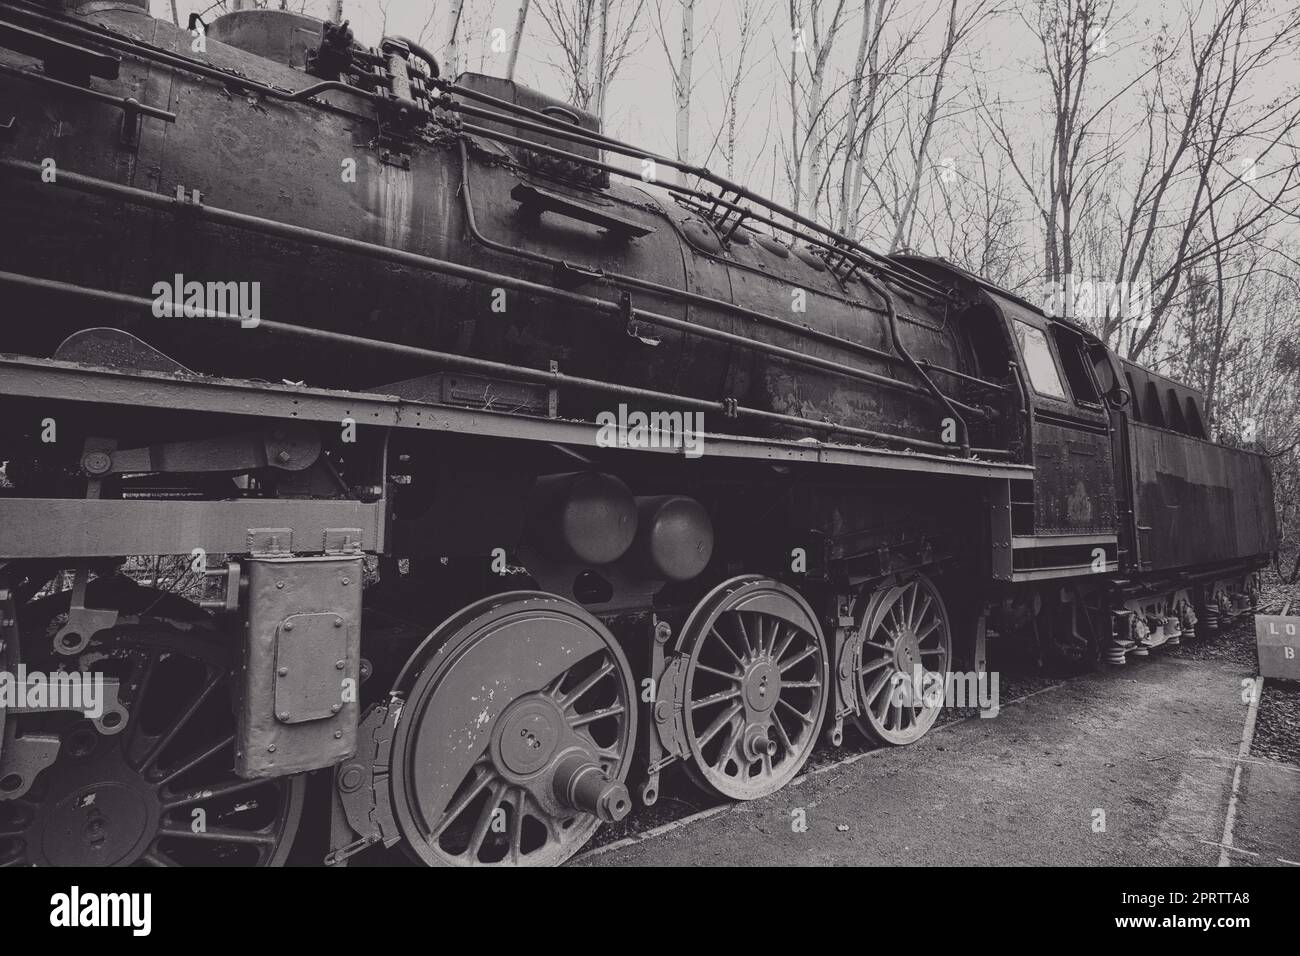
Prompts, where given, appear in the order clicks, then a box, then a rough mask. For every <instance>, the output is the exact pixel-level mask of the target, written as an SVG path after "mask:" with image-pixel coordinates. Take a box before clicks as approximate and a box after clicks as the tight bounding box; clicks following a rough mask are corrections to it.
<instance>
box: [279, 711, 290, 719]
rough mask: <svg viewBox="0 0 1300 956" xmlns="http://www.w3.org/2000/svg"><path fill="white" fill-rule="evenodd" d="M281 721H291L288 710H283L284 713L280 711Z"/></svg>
mask: <svg viewBox="0 0 1300 956" xmlns="http://www.w3.org/2000/svg"><path fill="white" fill-rule="evenodd" d="M280 719H281V720H288V719H289V712H288V711H287V710H282V711H280Z"/></svg>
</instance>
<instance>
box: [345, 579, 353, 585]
mask: <svg viewBox="0 0 1300 956" xmlns="http://www.w3.org/2000/svg"><path fill="white" fill-rule="evenodd" d="M343 583H344V584H351V583H352V579H351V578H344V579H343Z"/></svg>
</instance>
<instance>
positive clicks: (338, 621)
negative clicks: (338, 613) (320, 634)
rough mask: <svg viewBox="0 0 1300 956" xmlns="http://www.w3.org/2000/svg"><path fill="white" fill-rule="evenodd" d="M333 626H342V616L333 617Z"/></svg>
mask: <svg viewBox="0 0 1300 956" xmlns="http://www.w3.org/2000/svg"><path fill="white" fill-rule="evenodd" d="M334 626H335V627H342V626H343V618H341V617H336V618H335V619H334Z"/></svg>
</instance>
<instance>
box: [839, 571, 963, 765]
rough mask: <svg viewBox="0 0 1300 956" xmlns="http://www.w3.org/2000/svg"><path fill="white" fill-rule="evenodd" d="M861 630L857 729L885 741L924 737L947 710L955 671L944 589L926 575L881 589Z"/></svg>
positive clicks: (871, 602) (866, 614)
mask: <svg viewBox="0 0 1300 956" xmlns="http://www.w3.org/2000/svg"><path fill="white" fill-rule="evenodd" d="M859 629H860V636H861V638H862V654H861V662H860V663H859V665H858V679H857V688H858V710H859V713H858V714H856V715H855V716H854V720H855V722H856V723H857V725H858V729H860V730H861V731H862V732H863V733H864V734H866V735H867V736H868V737H869V738H871V739H873V740H876V741H879V742H881V743H886V744H898V745H901V744H910V743H914V742H915V741H917V740H920V739H921V738H922V737H923V736H925V734H926V731H928V730H929V729H930V728H931V727H932V726H934V722H935V720H936V719H937V718H938V717H939V712H940V711H941V710H942V709H943V691H944V690H945V689H946V687H947V684H948V675H949V673H950V671H951V669H952V631H951V629H950V628H949V625H948V611H947V609H946V608H945V607H944V603H943V597H942V596H941V595H940V594H939V589H938V588H937V587H935V585H934V582H933V581H931V580H930V579H929V578H928V577H926V576H925V575H923V574H921V575H917V576H916V577H915V578H912V579H911V580H910V581H908V582H907V583H905V584H900V585H897V586H895V587H888V588H882V589H881V590H879V591H877V592H876V593H875V594H874V595H872V597H871V599H870V600H869V601H868V602H867V607H866V610H865V611H864V612H863V615H862V620H861V622H860V623H859ZM927 691H928V692H927Z"/></svg>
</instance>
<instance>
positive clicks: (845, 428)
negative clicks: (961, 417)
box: [0, 271, 1011, 459]
mask: <svg viewBox="0 0 1300 956" xmlns="http://www.w3.org/2000/svg"><path fill="white" fill-rule="evenodd" d="M0 285H10V286H18V287H20V288H27V289H33V290H37V291H42V292H49V293H54V294H60V295H68V296H73V297H76V298H81V299H86V300H89V301H94V302H100V303H105V304H112V305H117V306H125V307H128V308H136V309H140V310H142V311H144V312H145V313H146V314H148V315H153V308H154V304H155V303H154V300H153V299H151V298H147V297H145V296H137V295H129V294H127V293H125V292H112V291H110V290H107V289H93V288H89V287H86V286H79V285H75V284H73V283H69V282H61V281H58V280H55V279H43V278H40V277H37V276H29V275H23V274H21V273H14V272H2V271H0ZM186 317H187V318H197V319H204V320H208V321H213V322H217V323H219V324H224V325H227V326H229V327H231V328H236V327H237V328H239V329H241V331H243V332H245V333H247V332H249V331H261V332H262V333H263V334H267V333H272V334H275V335H283V336H287V337H290V338H299V339H303V340H307V341H313V342H329V343H331V344H335V345H346V346H348V347H350V348H361V349H369V350H371V351H376V352H384V353H387V354H390V355H397V356H401V357H402V358H408V359H420V360H424V361H429V362H432V363H434V364H436V365H439V366H449V367H452V368H463V369H466V370H469V371H474V372H481V373H483V374H488V375H501V376H503V377H507V378H512V379H516V380H520V381H526V382H533V383H536V384H540V385H550V386H554V387H559V386H568V387H571V388H578V389H584V390H588V391H595V392H604V393H607V394H611V395H617V396H622V397H625V398H636V399H644V400H646V401H655V402H661V403H663V404H665V405H668V406H677V407H682V408H689V409H695V410H698V411H710V412H717V413H720V414H722V415H723V416H724V417H728V418H733V417H734V418H753V419H756V420H758V421H765V422H771V423H773V424H778V425H789V426H794V427H797V428H804V429H808V430H810V431H820V432H825V433H827V434H843V435H848V436H852V437H859V438H870V439H873V440H875V441H879V442H883V443H886V444H890V445H899V446H902V447H903V448H904V449H908V448H911V449H925V450H931V451H938V452H947V451H951V450H952V446H950V445H941V444H938V443H936V442H927V441H922V440H920V439H912V438H907V437H905V436H901V435H890V434H887V433H885V432H877V431H872V430H870V429H866V428H858V427H855V426H850V425H839V424H836V423H835V422H826V421H818V420H816V419H811V418H801V417H799V416H797V415H785V414H782V413H780V412H769V411H766V410H764V409H758V408H749V407H747V406H744V405H733V404H732V403H731V400H729V399H723V400H722V401H712V400H709V399H701V398H689V397H686V396H681V395H671V394H669V393H667V392H659V391H655V390H654V389H648V388H639V387H637V386H634V385H619V384H617V383H614V382H605V381H601V380H599V379H590V378H583V377H581V376H576V375H567V374H565V373H562V372H559V371H542V370H541V369H534V368H528V367H526V366H522V365H510V364H508V363H505V362H494V361H491V360H489V359H480V358H474V357H472V356H468V355H457V354H456V353H454V352H439V351H435V350H433V349H425V348H420V347H418V346H414V345H403V344H401V343H399V342H385V341H383V340H380V339H367V338H363V337H360V336H355V335H349V334H347V333H343V332H331V331H329V330H327V329H317V328H312V327H311V326H305V325H293V324H290V323H286V322H276V321H272V320H269V319H260V318H259V320H258V324H257V325H256V326H252V327H250V326H247V325H245V324H244V323H246V321H247V319H246V317H244V316H240V315H232V314H230V313H228V312H223V311H220V310H216V309H204V310H199V311H197V312H196V314H194V315H192V316H189V315H187V316H186ZM160 321H174V319H171V318H167V319H160ZM972 451H973V452H974V453H976V454H977V455H979V456H980V457H981V458H989V459H1006V458H1010V457H1011V454H1010V452H1008V451H1006V450H1004V449H1001V448H976V449H972Z"/></svg>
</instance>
